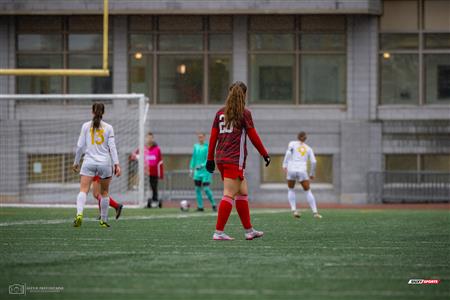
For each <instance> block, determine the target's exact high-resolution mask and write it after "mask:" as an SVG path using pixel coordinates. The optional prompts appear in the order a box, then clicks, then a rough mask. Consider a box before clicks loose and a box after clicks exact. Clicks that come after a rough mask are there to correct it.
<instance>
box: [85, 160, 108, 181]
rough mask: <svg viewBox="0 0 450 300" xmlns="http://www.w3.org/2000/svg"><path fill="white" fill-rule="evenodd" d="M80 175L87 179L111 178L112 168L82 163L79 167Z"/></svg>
mask: <svg viewBox="0 0 450 300" xmlns="http://www.w3.org/2000/svg"><path fill="white" fill-rule="evenodd" d="M80 175H83V176H89V177H94V176H98V177H100V179H106V178H109V177H111V176H112V166H111V165H98V164H91V163H87V164H86V163H83V165H82V166H81V170H80Z"/></svg>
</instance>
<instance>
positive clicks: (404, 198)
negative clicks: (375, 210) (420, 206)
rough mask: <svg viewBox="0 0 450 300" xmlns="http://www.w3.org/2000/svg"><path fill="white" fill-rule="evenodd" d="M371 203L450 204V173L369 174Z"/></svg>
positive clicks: (368, 184) (368, 183) (369, 198)
mask: <svg viewBox="0 0 450 300" xmlns="http://www.w3.org/2000/svg"><path fill="white" fill-rule="evenodd" d="M367 186H368V201H369V202H370V203H379V202H383V203H407V202H409V203H413V202H414V203H429V202H449V201H450V173H443V172H388V171H385V172H369V173H368V175H367Z"/></svg>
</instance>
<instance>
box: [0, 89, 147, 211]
mask: <svg viewBox="0 0 450 300" xmlns="http://www.w3.org/2000/svg"><path fill="white" fill-rule="evenodd" d="M0 101H8V102H9V103H10V105H9V107H13V109H10V110H12V111H13V113H12V114H10V116H9V118H8V119H6V120H5V119H2V120H0V123H1V127H0V141H1V143H0V166H1V167H0V179H1V180H0V181H1V182H0V203H17V204H50V205H51V204H74V203H75V199H76V195H77V193H78V189H79V175H78V174H75V173H73V172H72V171H71V166H72V164H73V158H74V153H75V148H76V143H77V140H78V136H79V134H80V130H81V125H82V124H83V123H84V122H86V121H89V120H91V119H92V113H91V108H92V104H93V103H94V102H102V103H104V104H105V114H104V117H103V120H104V121H105V122H107V123H110V124H111V125H112V126H113V127H114V132H115V136H116V145H117V150H118V153H119V160H120V165H121V167H122V170H123V171H122V176H120V177H115V176H114V177H113V180H112V182H111V186H110V194H111V196H112V197H113V198H115V199H116V198H117V200H118V201H119V202H123V203H126V204H132V205H137V206H140V207H143V206H144V205H145V190H146V189H145V185H146V181H147V180H145V166H144V155H139V156H138V158H137V160H136V159H135V157H134V156H132V155H131V153H133V152H134V151H135V150H136V149H139V153H144V145H145V129H146V122H148V119H147V113H148V110H149V102H148V98H147V97H146V96H145V95H144V94H80V95H75V94H71V95H57V94H39V95H35V94H33V95H0ZM92 199H93V197H92V196H91V195H89V196H88V203H90V204H94V203H96V202H92Z"/></svg>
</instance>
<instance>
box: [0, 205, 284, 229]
mask: <svg viewBox="0 0 450 300" xmlns="http://www.w3.org/2000/svg"><path fill="white" fill-rule="evenodd" d="M285 212H288V210H285V209H267V210H265V209H264V210H263V209H260V210H255V211H254V212H252V213H251V214H252V215H259V214H277V213H285ZM214 216H216V214H215V213H193V214H188V213H183V214H165V215H153V216H130V217H122V218H120V221H130V220H159V219H186V218H199V217H214ZM71 221H72V219H53V220H45V219H36V220H25V221H14V222H2V223H0V227H8V226H17V225H49V224H64V223H70V222H71ZM86 221H87V222H93V221H96V222H98V220H97V219H96V218H83V222H86Z"/></svg>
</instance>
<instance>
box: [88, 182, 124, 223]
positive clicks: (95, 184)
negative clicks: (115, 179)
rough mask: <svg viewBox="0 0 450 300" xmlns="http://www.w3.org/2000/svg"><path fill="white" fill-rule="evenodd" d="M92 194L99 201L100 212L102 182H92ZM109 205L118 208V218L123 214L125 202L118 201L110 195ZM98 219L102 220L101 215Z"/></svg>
mask: <svg viewBox="0 0 450 300" xmlns="http://www.w3.org/2000/svg"><path fill="white" fill-rule="evenodd" d="M92 196H93V197H94V198H95V199H96V200H97V201H98V211H99V213H100V210H101V209H100V202H101V200H102V196H101V194H100V183H99V182H98V181H93V182H92ZM109 206H111V207H112V208H114V209H115V210H116V220H117V219H118V218H119V217H120V215H121V214H122V209H123V204H120V203H117V202H116V201H115V200H114V199H113V198H111V196H110V197H109ZM98 219H99V220H100V219H101V217H100V215H99V216H98Z"/></svg>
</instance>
